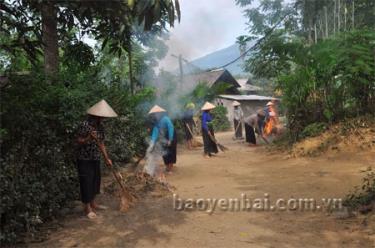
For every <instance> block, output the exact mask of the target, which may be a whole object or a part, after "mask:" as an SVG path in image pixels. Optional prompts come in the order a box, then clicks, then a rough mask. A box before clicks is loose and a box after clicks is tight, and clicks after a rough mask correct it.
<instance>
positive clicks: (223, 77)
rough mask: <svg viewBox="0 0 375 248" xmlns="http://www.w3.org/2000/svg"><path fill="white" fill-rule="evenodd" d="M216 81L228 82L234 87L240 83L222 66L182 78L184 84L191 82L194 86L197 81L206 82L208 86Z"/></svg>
mask: <svg viewBox="0 0 375 248" xmlns="http://www.w3.org/2000/svg"><path fill="white" fill-rule="evenodd" d="M217 81H223V82H225V83H230V84H232V85H233V86H234V87H236V88H238V87H241V85H240V84H239V83H238V82H237V81H236V79H235V78H234V77H233V76H232V74H230V72H229V71H227V70H226V69H223V68H221V69H215V70H211V71H205V72H201V73H196V74H190V75H184V79H183V83H184V85H191V84H193V85H194V86H195V85H197V84H198V83H206V84H207V86H209V87H212V86H213V85H214V84H215V83H216V82H217Z"/></svg>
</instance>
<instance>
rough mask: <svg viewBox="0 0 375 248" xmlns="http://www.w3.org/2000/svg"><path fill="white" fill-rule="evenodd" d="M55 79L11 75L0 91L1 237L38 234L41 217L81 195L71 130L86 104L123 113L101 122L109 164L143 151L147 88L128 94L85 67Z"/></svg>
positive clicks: (148, 93)
mask: <svg viewBox="0 0 375 248" xmlns="http://www.w3.org/2000/svg"><path fill="white" fill-rule="evenodd" d="M60 80H61V82H59V83H58V84H54V85H50V84H46V82H45V80H44V79H43V77H42V76H41V74H38V73H32V74H29V75H26V76H11V77H10V82H11V83H10V85H9V86H8V87H6V88H5V89H3V92H2V113H1V119H2V136H1V145H2V151H1V166H2V170H1V173H0V179H1V185H3V186H4V187H2V188H1V196H2V199H1V207H0V209H1V218H2V222H1V230H2V236H1V242H10V241H15V240H16V238H19V235H20V233H22V232H24V231H27V232H30V233H33V232H35V231H36V230H37V228H38V225H39V224H40V222H41V221H43V222H44V221H46V220H48V219H49V218H51V217H53V216H54V215H56V212H57V211H58V210H59V209H61V208H62V207H63V206H64V205H65V204H66V203H67V202H68V201H71V200H74V199H78V189H79V187H78V185H77V175H76V168H75V161H74V158H75V154H74V153H75V149H74V148H75V146H74V144H75V133H76V130H77V127H78V125H79V124H80V123H81V122H82V121H83V120H84V118H85V110H86V109H87V108H88V107H89V106H90V105H92V104H94V103H95V102H97V101H98V100H100V99H102V98H104V99H106V100H107V101H108V102H109V103H110V104H111V106H112V107H113V108H114V109H115V111H116V112H117V113H118V114H119V115H120V116H121V117H120V118H118V119H115V120H106V121H105V123H104V125H105V129H106V131H107V132H106V144H107V145H108V150H109V154H110V156H111V158H113V160H114V162H116V161H117V162H119V161H128V160H129V159H131V158H132V157H133V156H134V154H135V153H141V152H142V150H144V149H145V147H144V143H143V140H144V137H145V133H144V127H143V119H142V118H141V116H142V115H144V112H143V109H142V108H139V107H138V106H139V104H140V103H141V101H143V100H147V99H151V98H152V95H153V91H152V90H150V89H145V90H143V91H140V92H139V93H138V94H137V95H135V96H130V94H129V91H128V90H127V87H125V86H123V85H120V84H118V83H116V82H113V83H111V82H107V83H101V82H100V80H98V78H97V75H96V73H95V70H90V69H87V70H86V72H85V73H83V72H82V73H81V75H80V76H79V77H76V78H75V81H71V80H74V77H71V76H69V77H68V78H65V77H64V74H62V75H60ZM66 82H69V84H67V83H66ZM15 123H17V125H15Z"/></svg>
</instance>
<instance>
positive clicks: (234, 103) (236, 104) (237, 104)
mask: <svg viewBox="0 0 375 248" xmlns="http://www.w3.org/2000/svg"><path fill="white" fill-rule="evenodd" d="M240 105H241V103H240V102H237V101H234V102H233V103H232V106H233V107H236V106H240Z"/></svg>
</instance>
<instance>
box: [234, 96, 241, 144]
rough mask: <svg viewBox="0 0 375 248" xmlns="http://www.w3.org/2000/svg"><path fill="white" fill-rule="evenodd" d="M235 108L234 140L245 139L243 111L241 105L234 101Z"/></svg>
mask: <svg viewBox="0 0 375 248" xmlns="http://www.w3.org/2000/svg"><path fill="white" fill-rule="evenodd" d="M232 106H233V108H234V109H233V124H234V138H235V139H243V137H242V121H243V111H242V108H241V103H239V102H238V101H234V102H233V103H232Z"/></svg>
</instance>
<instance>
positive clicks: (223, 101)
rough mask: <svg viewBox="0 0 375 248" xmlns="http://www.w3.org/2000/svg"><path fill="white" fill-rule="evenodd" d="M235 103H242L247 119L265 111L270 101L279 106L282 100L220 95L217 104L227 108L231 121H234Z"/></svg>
mask: <svg viewBox="0 0 375 248" xmlns="http://www.w3.org/2000/svg"><path fill="white" fill-rule="evenodd" d="M233 101H238V102H240V103H241V108H242V111H243V112H244V116H245V117H247V116H249V115H251V114H254V113H256V112H257V110H258V109H263V108H264V107H265V106H266V104H267V102H269V101H273V102H276V105H277V103H279V102H280V99H279V98H275V97H270V96H258V95H219V96H218V98H217V99H216V102H215V104H216V105H222V106H224V107H226V108H227V110H228V115H227V116H228V119H229V120H233V106H232V103H233ZM232 125H233V123H232Z"/></svg>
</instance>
